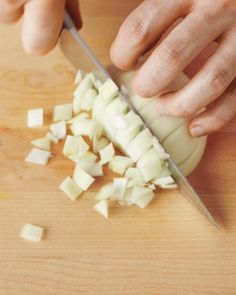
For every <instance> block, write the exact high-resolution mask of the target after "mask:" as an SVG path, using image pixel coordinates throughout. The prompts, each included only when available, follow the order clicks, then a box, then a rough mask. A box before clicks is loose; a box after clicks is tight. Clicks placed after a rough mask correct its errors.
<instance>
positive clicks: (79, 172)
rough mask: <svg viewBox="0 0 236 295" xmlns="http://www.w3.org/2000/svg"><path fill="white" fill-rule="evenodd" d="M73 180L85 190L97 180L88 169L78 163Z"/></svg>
mask: <svg viewBox="0 0 236 295" xmlns="http://www.w3.org/2000/svg"><path fill="white" fill-rule="evenodd" d="M73 180H74V181H75V182H76V183H77V185H78V186H79V187H81V188H82V189H83V190H84V191H86V190H87V189H88V188H89V187H90V186H91V185H92V183H93V182H94V181H95V179H94V178H93V177H92V176H90V175H89V174H88V173H87V172H86V171H84V170H83V169H81V168H80V167H79V166H78V165H77V166H76V167H75V170H74V173H73Z"/></svg>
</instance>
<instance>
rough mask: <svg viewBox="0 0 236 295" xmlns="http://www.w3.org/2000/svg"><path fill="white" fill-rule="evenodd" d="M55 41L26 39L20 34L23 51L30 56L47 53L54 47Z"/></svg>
mask: <svg viewBox="0 0 236 295" xmlns="http://www.w3.org/2000/svg"><path fill="white" fill-rule="evenodd" d="M56 43H57V42H56V40H48V42H45V40H43V41H42V40H40V39H35V38H32V37H31V38H28V37H27V36H25V35H24V34H22V47H23V49H24V51H25V52H26V53H28V54H30V55H35V56H41V55H45V54H47V53H49V52H50V51H51V50H52V49H53V48H54V47H55V46H56Z"/></svg>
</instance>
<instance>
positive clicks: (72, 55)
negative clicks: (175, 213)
mask: <svg viewBox="0 0 236 295" xmlns="http://www.w3.org/2000/svg"><path fill="white" fill-rule="evenodd" d="M64 29H66V30H67V31H65V30H63V31H62V33H61V37H60V40H59V44H60V47H61V49H62V51H63V53H64V54H65V55H66V57H67V58H68V59H69V60H70V62H71V63H72V64H73V65H74V66H75V68H76V69H79V68H80V69H82V70H84V71H86V72H90V71H94V70H97V71H98V72H99V73H100V74H101V76H102V78H103V80H106V79H112V76H111V75H110V74H109V72H108V71H107V70H106V69H105V67H104V66H103V65H102V64H101V63H100V61H99V60H98V58H97V57H96V55H95V54H94V53H93V51H92V50H91V48H90V47H89V46H88V44H87V43H86V41H85V40H84V39H83V38H82V36H81V35H80V33H79V32H78V31H77V29H76V26H75V24H74V22H73V20H72V19H71V17H70V15H69V14H68V13H67V12H66V11H65V16H64ZM67 32H69V34H68V33H67ZM71 36H72V37H73V39H74V41H73V42H72V39H71ZM72 43H74V44H72ZM69 44H70V45H69ZM121 95H122V97H123V98H124V99H125V101H126V103H127V104H128V105H129V107H130V108H131V109H132V110H133V111H134V112H135V113H137V114H138V115H139V116H140V114H139V113H138V112H137V110H136V109H135V107H134V106H133V105H132V103H131V102H130V100H129V98H128V97H127V95H126V94H124V93H122V92H121ZM140 117H141V118H142V116H140ZM143 123H144V125H145V127H147V128H148V129H149V130H150V131H151V132H152V130H151V128H150V127H149V126H148V125H147V124H146V122H145V121H144V120H143ZM152 134H153V132H152ZM154 136H155V135H154ZM167 162H168V165H169V168H170V170H171V172H172V177H173V178H174V180H175V182H176V184H177V186H178V190H179V192H180V193H181V195H183V196H184V197H185V198H186V200H187V201H188V202H189V203H191V205H192V206H193V207H194V208H196V209H197V210H198V212H199V213H200V214H201V215H202V216H203V217H205V218H206V220H208V221H209V222H210V223H211V224H212V225H213V226H215V227H216V228H217V229H221V227H220V226H219V224H218V223H217V222H216V220H215V219H214V217H213V216H212V215H211V213H210V212H209V210H208V209H207V207H206V206H205V205H204V203H203V201H202V200H201V198H200V197H199V195H198V194H197V192H196V190H195V189H194V188H193V187H192V185H191V184H190V183H189V181H188V180H187V178H186V177H185V176H184V175H183V174H182V172H181V171H180V170H179V168H178V167H177V165H176V164H175V162H174V161H173V160H172V159H171V158H168V159H167Z"/></svg>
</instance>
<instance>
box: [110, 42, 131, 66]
mask: <svg viewBox="0 0 236 295" xmlns="http://www.w3.org/2000/svg"><path fill="white" fill-rule="evenodd" d="M110 57H111V60H112V62H113V64H114V65H115V66H116V67H117V68H119V69H120V70H122V71H129V70H132V69H133V68H134V66H135V65H133V64H131V63H130V61H128V60H126V59H125V57H122V56H121V50H120V49H119V46H118V45H117V43H116V41H114V42H113V44H112V45H111V48H110Z"/></svg>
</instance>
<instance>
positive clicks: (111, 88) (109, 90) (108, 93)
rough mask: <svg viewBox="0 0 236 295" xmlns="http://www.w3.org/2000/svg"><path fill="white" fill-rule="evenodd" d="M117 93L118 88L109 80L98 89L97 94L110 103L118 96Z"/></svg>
mask: <svg viewBox="0 0 236 295" xmlns="http://www.w3.org/2000/svg"><path fill="white" fill-rule="evenodd" d="M118 91H119V88H118V87H117V85H116V84H115V83H114V82H113V81H112V80H111V79H108V80H107V81H106V82H105V83H104V84H103V85H102V86H101V87H100V88H99V94H101V95H102V97H103V99H104V100H106V101H111V100H112V99H113V98H114V97H115V96H116V95H117V94H118Z"/></svg>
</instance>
